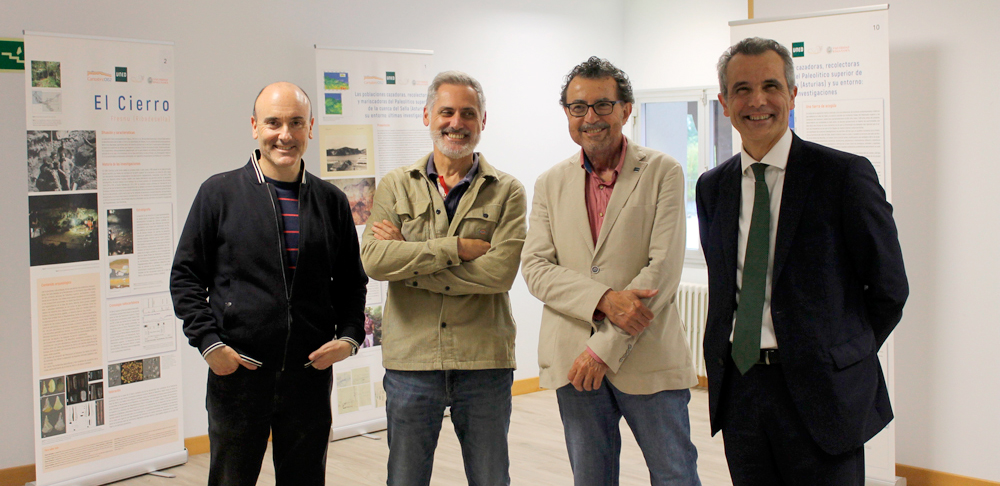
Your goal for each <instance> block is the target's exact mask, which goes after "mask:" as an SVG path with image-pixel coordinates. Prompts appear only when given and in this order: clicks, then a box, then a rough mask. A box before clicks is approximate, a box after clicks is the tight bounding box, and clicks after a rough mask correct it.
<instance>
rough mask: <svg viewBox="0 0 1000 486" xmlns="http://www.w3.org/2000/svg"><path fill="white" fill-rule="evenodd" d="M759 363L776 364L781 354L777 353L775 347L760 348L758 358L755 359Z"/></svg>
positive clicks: (778, 362) (779, 362) (779, 361)
mask: <svg viewBox="0 0 1000 486" xmlns="http://www.w3.org/2000/svg"><path fill="white" fill-rule="evenodd" d="M757 364H759V365H776V364H781V355H779V354H778V350H777V349H762V350H760V359H759V360H757Z"/></svg>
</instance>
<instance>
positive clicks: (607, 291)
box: [521, 57, 701, 486]
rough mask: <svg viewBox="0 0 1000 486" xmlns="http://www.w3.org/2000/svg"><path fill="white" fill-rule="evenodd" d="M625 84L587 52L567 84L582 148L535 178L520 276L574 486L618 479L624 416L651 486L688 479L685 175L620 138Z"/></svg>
mask: <svg viewBox="0 0 1000 486" xmlns="http://www.w3.org/2000/svg"><path fill="white" fill-rule="evenodd" d="M633 102H634V98H633V96H632V86H631V83H630V82H629V80H628V76H626V75H625V73H624V72H622V71H621V70H620V69H618V68H616V67H615V66H613V65H612V64H611V63H609V62H608V61H606V60H604V59H599V58H597V57H591V58H590V59H588V60H587V61H586V62H583V63H582V64H580V65H578V66H576V67H574V68H573V70H571V71H570V73H569V74H568V75H567V76H566V79H565V84H564V85H563V88H562V100H561V103H562V105H563V111H564V112H565V113H566V118H567V120H568V121H569V133H570V137H571V138H572V139H573V141H574V142H576V143H577V144H578V145H580V147H581V149H582V150H581V151H580V152H579V153H577V154H574V155H573V156H571V157H570V158H568V159H566V160H564V161H562V162H560V163H558V164H556V165H555V166H554V167H553V168H551V169H549V170H548V171H546V172H545V173H544V174H542V175H541V177H539V178H538V181H537V182H536V183H535V195H534V200H533V203H532V210H531V223H530V225H529V228H530V229H529V231H528V237H527V239H526V240H525V245H524V251H523V252H522V254H521V263H522V273H523V274H524V279H525V281H526V282H527V284H528V289H529V290H530V291H531V293H532V294H533V295H535V297H538V298H539V299H540V300H541V301H542V302H544V304H545V306H544V308H543V310H542V325H541V336H540V338H539V345H538V362H539V363H538V364H539V375H540V380H541V383H540V384H541V386H543V387H545V388H550V389H555V390H556V396H557V398H558V402H559V413H560V415H561V417H562V421H563V427H564V430H565V434H566V448H567V449H568V451H569V458H570V466H571V467H572V469H573V477H574V482H575V484H576V485H577V486H584V485H609V484H618V472H619V471H618V469H619V454H620V450H621V437H620V435H619V428H618V427H619V423H620V421H621V418H622V417H624V418H625V421H626V422H627V423H628V424H629V427H631V428H632V432H633V433H634V434H635V437H636V441H637V442H638V443H639V447H640V448H641V449H642V452H643V456H644V457H645V459H646V465H647V466H648V467H649V475H650V482H651V484H652V485H656V486H662V485H677V486H681V485H683V486H690V485H699V484H701V483H700V481H699V480H698V471H697V464H696V463H697V456H698V453H697V451H696V450H695V447H694V444H692V443H691V433H690V424H689V422H688V410H687V405H688V402H689V401H690V398H691V394H690V391H688V388H690V387H692V386H694V385H695V384H696V383H697V379H696V378H695V371H694V367H693V365H692V362H691V352H690V350H689V349H688V345H687V338H686V336H685V332H684V329H683V325H682V324H681V320H680V316H679V314H678V313H677V307H676V305H675V303H674V300H675V294H676V292H677V285H678V283H679V282H680V277H681V268H682V266H683V263H684V241H685V208H684V172H683V170H682V169H681V166H680V164H679V163H678V162H677V161H676V160H674V159H673V158H671V157H669V156H667V155H665V154H662V153H660V152H657V151H655V150H650V149H648V148H645V147H641V146H639V145H637V144H636V143H635V142H632V141H630V140H628V139H627V138H625V136H624V135H623V134H622V125H624V123H625V121H626V120H627V119H628V117H629V115H630V114H631V113H632V103H633Z"/></svg>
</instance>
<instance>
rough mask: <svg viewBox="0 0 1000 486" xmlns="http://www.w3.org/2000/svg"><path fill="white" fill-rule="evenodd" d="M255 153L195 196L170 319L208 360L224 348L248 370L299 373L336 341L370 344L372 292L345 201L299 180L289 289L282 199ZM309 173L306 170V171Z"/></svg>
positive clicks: (174, 277) (310, 179) (307, 178)
mask: <svg viewBox="0 0 1000 486" xmlns="http://www.w3.org/2000/svg"><path fill="white" fill-rule="evenodd" d="M259 157H260V152H259V151H257V150H255V151H254V153H253V154H252V155H251V157H250V161H249V162H248V163H247V165H245V166H244V167H242V168H240V169H236V170H233V171H230V172H224V173H221V174H216V175H214V176H212V177H210V178H209V179H208V180H207V181H205V183H204V184H202V185H201V188H200V189H199V190H198V194H197V196H195V198H194V202H193V203H192V204H191V212H190V213H189V214H188V218H187V222H186V223H185V224H184V230H183V231H182V232H181V237H180V241H179V242H178V245H177V253H176V254H175V255H174V264H173V269H172V271H171V274H170V293H171V295H172V297H173V302H174V311H175V312H176V314H177V317H178V318H180V319H182V320H183V321H184V334H185V335H187V337H188V340H189V342H190V343H191V345H192V346H195V347H197V348H198V350H199V351H201V353H202V355H203V356H204V355H207V354H208V353H209V352H210V351H212V350H214V349H215V348H217V347H219V346H222V345H228V346H229V347H231V348H233V349H234V350H235V351H236V352H238V353H239V354H240V355H242V356H243V357H244V358H245V359H247V360H248V361H250V362H251V363H254V364H258V365H259V366H263V367H264V368H270V369H285V368H286V367H287V368H290V369H301V368H303V367H304V366H305V365H306V363H308V362H309V358H308V356H309V353H311V352H313V351H315V350H316V349H318V348H319V347H320V346H322V345H323V344H324V343H326V342H328V341H331V340H333V339H342V340H345V341H349V342H351V343H352V344H354V345H355V346H357V345H358V343H361V342H363V341H364V338H365V331H364V306H365V294H366V284H367V283H368V277H367V276H365V273H364V269H363V268H362V266H361V258H360V253H359V249H358V236H357V230H356V229H355V227H354V219H353V217H352V215H351V208H350V205H349V203H348V201H347V196H345V195H344V193H343V192H341V191H340V189H337V188H336V187H334V186H333V185H331V184H329V183H327V182H324V181H322V180H320V179H319V178H317V177H316V176H314V175H312V174H310V173H308V172H306V171H305V169H303V170H302V179H301V180H300V186H299V231H300V233H299V256H298V262H297V265H296V269H295V273H294V277H292V280H291V281H286V280H287V277H286V276H285V275H286V273H285V266H286V264H287V262H286V258H287V257H286V256H285V248H284V239H283V237H282V218H281V211H280V210H279V207H280V206H279V205H278V196H277V193H276V192H275V190H274V187H273V186H272V185H271V184H268V183H266V182H265V180H264V174H263V173H262V172H261V170H260V166H259V162H258V160H259ZM303 165H304V164H303Z"/></svg>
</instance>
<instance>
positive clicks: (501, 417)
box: [362, 71, 527, 486]
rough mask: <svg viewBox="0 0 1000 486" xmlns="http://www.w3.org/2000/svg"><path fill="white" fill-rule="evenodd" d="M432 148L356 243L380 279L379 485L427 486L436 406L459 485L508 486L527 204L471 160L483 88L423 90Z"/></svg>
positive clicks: (394, 179) (396, 177)
mask: <svg viewBox="0 0 1000 486" xmlns="http://www.w3.org/2000/svg"><path fill="white" fill-rule="evenodd" d="M424 125H427V126H429V127H430V135H431V139H432V140H433V141H434V150H433V151H432V152H431V153H429V154H427V155H426V156H424V157H422V158H421V159H420V160H418V161H417V162H416V163H414V164H413V165H410V166H409V167H402V168H398V169H396V170H394V171H392V172H390V173H388V174H386V176H385V177H383V178H382V181H381V182H380V183H379V186H378V189H377V190H376V191H375V204H374V208H373V209H372V214H371V217H370V218H369V219H368V227H367V228H366V229H365V233H364V236H363V245H362V261H363V262H364V265H365V270H367V271H368V274H369V275H371V277H372V278H374V279H377V280H387V281H389V298H388V300H387V301H386V304H385V313H384V314H383V321H382V364H383V365H384V366H385V380H384V384H385V393H386V399H387V402H386V414H387V416H388V417H387V418H388V429H389V464H388V471H389V474H388V476H389V477H388V483H389V484H390V485H393V486H395V485H427V484H430V480H431V468H432V466H433V465H434V449H435V447H436V446H437V440H438V434H439V433H440V432H441V420H442V418H443V417H444V410H445V407H449V406H450V407H451V421H452V423H453V424H454V425H455V433H456V434H457V435H458V441H459V443H460V444H461V446H462V458H463V460H464V461H465V474H466V476H467V477H468V480H469V484H476V485H482V486H489V485H497V486H500V485H507V484H510V475H509V473H508V469H509V466H510V461H509V460H508V453H507V431H508V428H509V426H510V412H511V396H510V392H511V390H510V388H511V385H512V384H513V379H514V375H513V368H514V335H515V327H514V318H513V316H512V315H511V310H510V298H509V297H508V296H507V291H508V290H510V286H511V284H513V282H514V278H515V277H516V276H517V263H518V257H519V256H520V254H521V247H522V246H523V245H524V233H525V228H524V219H525V213H526V212H527V197H526V196H525V194H524V187H522V186H521V183H520V182H518V181H517V179H515V178H514V177H512V176H510V175H508V174H505V173H503V172H500V171H499V170H496V169H495V168H494V167H493V166H492V165H490V164H489V163H488V162H487V161H486V157H484V156H483V155H482V154H480V153H478V152H476V151H475V148H476V145H478V144H479V137H480V135H481V133H482V131H483V129H485V127H486V98H485V96H484V95H483V87H482V86H481V85H480V84H479V82H478V81H476V80H475V79H473V78H472V77H471V76H469V75H468V74H465V73H462V72H458V71H446V72H443V73H440V74H438V75H437V76H436V77H435V78H434V80H433V81H432V82H431V85H430V87H429V88H428V89H427V104H426V106H424Z"/></svg>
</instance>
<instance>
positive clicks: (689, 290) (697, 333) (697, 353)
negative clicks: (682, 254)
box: [677, 282, 708, 386]
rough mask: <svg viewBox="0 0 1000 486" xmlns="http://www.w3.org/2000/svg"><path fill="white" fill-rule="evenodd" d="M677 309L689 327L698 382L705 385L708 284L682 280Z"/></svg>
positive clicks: (678, 291) (689, 342)
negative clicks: (704, 346) (703, 341)
mask: <svg viewBox="0 0 1000 486" xmlns="http://www.w3.org/2000/svg"><path fill="white" fill-rule="evenodd" d="M677 311H678V312H680V314H681V321H683V322H684V325H685V327H686V328H687V337H688V347H690V348H691V359H692V360H694V369H695V370H696V371H697V373H698V382H699V383H700V384H701V385H702V386H704V385H705V383H707V376H708V372H706V371H705V350H704V348H703V347H702V340H703V339H704V337H705V322H706V320H707V318H708V285H703V284H692V283H684V282H681V284H680V287H678V289H677Z"/></svg>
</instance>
